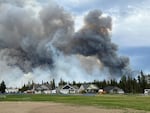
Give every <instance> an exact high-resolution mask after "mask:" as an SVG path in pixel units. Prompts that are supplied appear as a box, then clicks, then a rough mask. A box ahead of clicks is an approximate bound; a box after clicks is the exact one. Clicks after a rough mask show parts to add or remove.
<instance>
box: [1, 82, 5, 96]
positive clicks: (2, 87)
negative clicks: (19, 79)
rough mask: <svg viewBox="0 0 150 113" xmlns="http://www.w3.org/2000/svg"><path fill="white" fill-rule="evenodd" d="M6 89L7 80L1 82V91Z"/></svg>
mask: <svg viewBox="0 0 150 113" xmlns="http://www.w3.org/2000/svg"><path fill="white" fill-rule="evenodd" d="M5 89H6V85H5V82H4V81H2V82H1V84H0V92H1V93H5Z"/></svg>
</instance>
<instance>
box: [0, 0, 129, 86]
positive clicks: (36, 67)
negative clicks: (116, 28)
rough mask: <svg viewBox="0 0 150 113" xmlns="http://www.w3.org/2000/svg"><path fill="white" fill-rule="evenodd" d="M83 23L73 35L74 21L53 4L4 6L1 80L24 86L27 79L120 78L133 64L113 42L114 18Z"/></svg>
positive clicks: (97, 15)
mask: <svg viewBox="0 0 150 113" xmlns="http://www.w3.org/2000/svg"><path fill="white" fill-rule="evenodd" d="M84 21H85V25H84V26H83V28H82V29H81V30H79V31H78V32H74V21H73V17H72V16H71V15H70V14H69V13H68V12H66V11H65V10H64V9H63V8H62V7H60V6H58V5H57V4H55V3H54V2H50V3H49V5H39V4H38V3H37V1H36V0H35V1H33V2H32V3H30V0H27V1H26V2H24V1H19V0H12V1H11V2H9V1H7V0H6V1H5V0H3V1H2V0H1V1H0V68H1V72H0V80H2V79H4V80H6V81H7V83H8V84H17V83H16V78H17V80H18V81H21V82H20V83H19V84H21V83H22V82H25V79H26V78H27V80H29V79H30V80H36V81H40V80H42V79H45V80H49V79H50V78H55V79H57V80H58V81H59V80H60V78H63V79H66V80H68V81H69V80H77V81H85V80H91V78H92V79H93V80H94V79H100V78H102V77H103V75H104V76H105V74H106V73H107V75H108V76H111V77H116V75H122V74H123V73H124V72H125V71H126V69H127V68H128V64H129V60H128V58H126V57H120V56H118V55H117V46H116V45H115V44H113V43H112V42H111V39H110V34H111V26H112V25H111V24H112V22H111V17H104V16H102V12H101V11H99V10H94V11H91V12H89V13H88V14H87V15H86V16H85V18H84ZM107 70H108V71H107ZM75 75H76V77H74V76H75ZM99 75H101V76H99ZM14 81H15V83H14Z"/></svg>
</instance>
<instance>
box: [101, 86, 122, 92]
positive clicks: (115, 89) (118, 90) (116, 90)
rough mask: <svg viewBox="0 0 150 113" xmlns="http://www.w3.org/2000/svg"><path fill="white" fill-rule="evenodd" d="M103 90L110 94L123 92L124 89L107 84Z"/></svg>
mask: <svg viewBox="0 0 150 113" xmlns="http://www.w3.org/2000/svg"><path fill="white" fill-rule="evenodd" d="M103 90H104V92H106V93H111V94H124V91H123V90H122V89H121V88H119V87H116V86H107V87H105V88H104V89H103Z"/></svg>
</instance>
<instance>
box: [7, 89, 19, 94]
mask: <svg viewBox="0 0 150 113" xmlns="http://www.w3.org/2000/svg"><path fill="white" fill-rule="evenodd" d="M5 92H6V93H18V92H19V89H18V88H6V89H5Z"/></svg>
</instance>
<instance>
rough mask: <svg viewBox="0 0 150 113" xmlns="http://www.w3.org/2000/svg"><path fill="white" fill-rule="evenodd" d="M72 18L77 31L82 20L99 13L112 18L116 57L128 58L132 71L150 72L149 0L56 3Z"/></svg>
mask: <svg viewBox="0 0 150 113" xmlns="http://www.w3.org/2000/svg"><path fill="white" fill-rule="evenodd" d="M56 2H57V3H58V4H59V5H61V6H62V7H64V8H65V9H66V10H68V11H69V12H71V13H72V14H73V15H74V16H75V17H76V21H75V26H76V29H79V28H80V27H81V26H82V25H83V23H82V19H83V16H84V15H85V14H86V13H87V12H88V11H89V10H92V9H100V10H102V11H103V13H105V14H107V15H110V16H111V17H112V18H113V31H112V41H113V42H114V43H116V44H117V45H118V47H119V54H120V55H125V56H129V58H130V62H131V67H132V68H133V69H134V70H141V69H142V70H144V71H145V72H150V65H149V58H150V22H149V21H150V12H149V10H150V0H56Z"/></svg>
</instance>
